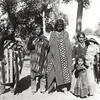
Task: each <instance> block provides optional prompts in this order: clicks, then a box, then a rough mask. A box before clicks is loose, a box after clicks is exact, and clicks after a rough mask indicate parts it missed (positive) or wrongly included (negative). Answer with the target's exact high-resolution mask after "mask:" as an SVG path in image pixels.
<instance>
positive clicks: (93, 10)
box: [59, 0, 100, 39]
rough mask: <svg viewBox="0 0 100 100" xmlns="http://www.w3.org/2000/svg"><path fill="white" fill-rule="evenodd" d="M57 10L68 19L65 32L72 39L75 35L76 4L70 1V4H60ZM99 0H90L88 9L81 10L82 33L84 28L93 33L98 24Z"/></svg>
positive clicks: (99, 16)
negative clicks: (66, 31)
mask: <svg viewBox="0 0 100 100" xmlns="http://www.w3.org/2000/svg"><path fill="white" fill-rule="evenodd" d="M59 10H60V11H62V12H63V13H65V14H66V15H67V16H68V19H69V26H68V27H67V30H68V32H69V34H70V38H71V39H72V37H73V35H74V34H75V28H76V15H77V2H75V1H72V2H70V3H68V4H67V5H66V4H61V5H60V7H59ZM99 12H100V0H90V7H89V8H88V9H84V10H83V19H82V31H84V30H85V29H86V28H90V29H92V30H93V31H95V29H96V27H97V25H98V22H100V13H99Z"/></svg>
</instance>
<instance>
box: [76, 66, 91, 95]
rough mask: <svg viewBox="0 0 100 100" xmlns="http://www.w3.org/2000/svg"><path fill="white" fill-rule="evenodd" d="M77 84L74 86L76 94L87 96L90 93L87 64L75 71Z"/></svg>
mask: <svg viewBox="0 0 100 100" xmlns="http://www.w3.org/2000/svg"><path fill="white" fill-rule="evenodd" d="M75 77H76V78H77V80H76V85H75V87H74V95H76V96H78V97H87V96H88V94H89V87H88V79H87V71H86V68H85V66H84V65H83V66H82V67H79V66H78V68H77V69H76V71H75Z"/></svg>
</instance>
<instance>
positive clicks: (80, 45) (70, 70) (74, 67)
mask: <svg viewBox="0 0 100 100" xmlns="http://www.w3.org/2000/svg"><path fill="white" fill-rule="evenodd" d="M65 28H66V23H65V22H64V20H63V19H57V20H56V21H55V23H54V26H53V25H52V24H50V23H48V24H47V25H46V32H47V34H48V36H44V34H43V33H42V28H41V26H39V25H36V28H35V32H34V34H35V35H33V36H32V37H30V38H29V42H28V49H29V50H30V56H31V57H30V65H31V88H32V93H33V94H34V93H36V92H37V82H39V83H40V92H41V93H45V92H46V91H48V93H50V92H52V90H57V91H58V92H64V93H68V91H70V92H71V93H73V94H74V95H75V96H78V97H82V98H84V97H87V96H92V95H94V91H95V89H94V87H95V85H96V79H97V77H95V76H96V75H95V74H96V72H94V64H95V57H96V54H98V53H99V44H98V43H97V42H96V41H95V40H94V39H92V38H91V39H89V40H88V39H87V38H86V37H85V34H84V33H83V32H79V33H78V34H77V36H76V42H75V44H74V46H72V44H71V42H70V40H69V34H68V32H67V31H65ZM91 47H94V49H95V50H94V49H93V48H91ZM91 50H92V52H91ZM93 52H94V53H93ZM91 57H92V60H91ZM97 71H98V70H97ZM97 76H98V75H97ZM37 77H39V81H37Z"/></svg>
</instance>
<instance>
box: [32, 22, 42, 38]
mask: <svg viewBox="0 0 100 100" xmlns="http://www.w3.org/2000/svg"><path fill="white" fill-rule="evenodd" d="M38 27H40V30H41V33H40V34H39V36H40V35H42V34H43V28H42V26H41V25H40V24H36V25H35V28H34V31H36V29H37V28H38ZM35 34H36V33H35Z"/></svg>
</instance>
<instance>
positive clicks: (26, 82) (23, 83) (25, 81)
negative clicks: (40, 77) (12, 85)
mask: <svg viewBox="0 0 100 100" xmlns="http://www.w3.org/2000/svg"><path fill="white" fill-rule="evenodd" d="M30 85H31V77H30V75H28V76H26V77H24V78H22V79H21V80H20V81H19V83H18V85H17V87H16V90H15V94H19V93H22V92H23V91H25V90H26V89H28V88H29V87H30Z"/></svg>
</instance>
